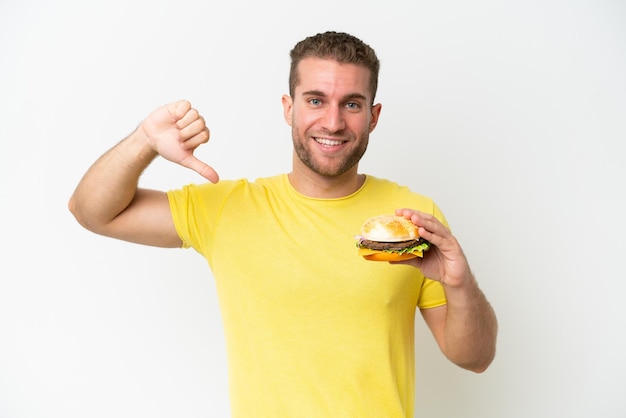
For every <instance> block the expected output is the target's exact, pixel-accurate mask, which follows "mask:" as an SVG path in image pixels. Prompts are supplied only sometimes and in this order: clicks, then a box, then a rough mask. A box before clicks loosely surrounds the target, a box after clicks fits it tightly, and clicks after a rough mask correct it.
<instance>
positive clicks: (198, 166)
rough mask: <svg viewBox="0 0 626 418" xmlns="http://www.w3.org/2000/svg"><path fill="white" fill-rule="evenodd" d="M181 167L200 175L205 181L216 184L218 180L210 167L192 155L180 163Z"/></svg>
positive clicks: (217, 176)
mask: <svg viewBox="0 0 626 418" xmlns="http://www.w3.org/2000/svg"><path fill="white" fill-rule="evenodd" d="M180 164H181V165H182V166H183V167H187V168H190V169H192V170H193V171H195V172H196V173H198V174H200V175H201V176H202V177H204V178H205V179H207V180H209V181H210V182H211V183H217V182H218V181H219V180H220V177H219V175H218V174H217V171H215V170H214V169H213V167H211V166H210V165H208V164H206V163H204V162H202V161H200V160H199V159H197V158H196V157H194V156H193V155H190V156H189V157H187V158H185V159H184V160H183V161H181V162H180Z"/></svg>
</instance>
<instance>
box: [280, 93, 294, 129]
mask: <svg viewBox="0 0 626 418" xmlns="http://www.w3.org/2000/svg"><path fill="white" fill-rule="evenodd" d="M282 103H283V117H284V118H285V122H287V125H289V126H291V117H292V114H293V99H292V98H291V96H289V95H287V94H283V97H282Z"/></svg>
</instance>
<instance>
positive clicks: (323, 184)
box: [288, 166, 365, 199]
mask: <svg viewBox="0 0 626 418" xmlns="http://www.w3.org/2000/svg"><path fill="white" fill-rule="evenodd" d="M288 178H289V182H290V183H291V186H292V187H293V188H294V189H296V191H298V193H300V194H302V195H304V196H308V197H312V198H316V199H336V198H340V197H344V196H349V195H351V194H352V193H354V192H356V191H357V190H359V188H360V187H361V186H362V185H363V183H364V182H365V175H364V174H358V172H357V167H356V166H355V167H354V168H353V169H350V171H348V172H346V173H344V174H341V175H339V176H333V177H328V176H322V175H320V174H317V173H315V172H313V171H311V170H309V169H308V168H307V169H303V168H302V167H294V168H293V171H292V172H291V173H289V174H288Z"/></svg>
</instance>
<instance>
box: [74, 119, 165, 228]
mask: <svg viewBox="0 0 626 418" xmlns="http://www.w3.org/2000/svg"><path fill="white" fill-rule="evenodd" d="M142 134H143V131H142V130H141V129H140V128H139V129H137V130H136V131H135V132H133V133H132V134H130V135H129V136H128V137H127V138H126V139H124V140H123V141H121V142H120V143H118V144H117V145H116V146H114V147H113V148H112V149H110V150H109V151H107V152H106V153H105V154H104V155H102V156H101V157H100V158H99V159H98V160H97V161H96V162H95V163H94V164H93V165H92V166H91V167H90V168H89V170H87V172H86V173H85V175H84V176H83V178H82V179H81V180H80V182H79V184H78V186H77V187H76V190H75V191H74V194H73V195H72V197H71V198H70V201H69V209H70V211H71V212H72V214H73V215H74V216H75V217H76V219H77V220H78V222H79V223H80V224H81V225H83V226H84V227H85V228H87V229H89V230H92V231H94V232H101V230H102V228H104V227H106V225H107V224H109V223H110V222H111V221H112V220H113V219H115V217H116V216H117V215H119V214H120V213H121V212H123V211H124V210H125V209H126V208H127V207H128V205H130V203H131V202H132V200H133V198H134V197H135V193H136V192H137V183H138V181H139V176H140V175H141V173H142V172H143V171H144V170H145V168H146V167H147V166H148V165H149V164H150V163H151V162H152V161H153V160H154V158H155V157H156V156H157V153H156V152H155V151H154V150H152V148H151V147H150V146H149V145H148V142H147V141H146V139H145V137H144V136H143V135H142Z"/></svg>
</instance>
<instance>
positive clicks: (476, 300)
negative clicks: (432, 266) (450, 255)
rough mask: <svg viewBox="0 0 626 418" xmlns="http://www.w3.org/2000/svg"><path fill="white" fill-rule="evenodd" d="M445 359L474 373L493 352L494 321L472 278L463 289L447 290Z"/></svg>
mask: <svg viewBox="0 0 626 418" xmlns="http://www.w3.org/2000/svg"><path fill="white" fill-rule="evenodd" d="M446 296H447V298H448V306H447V314H446V320H445V332H444V336H445V337H444V346H443V351H444V353H445V355H446V356H447V357H448V358H449V359H450V360H451V361H453V362H454V363H456V364H457V365H459V366H461V367H463V368H466V369H468V370H472V371H475V372H482V371H484V370H485V369H486V368H487V367H488V366H489V364H491V362H492V360H493V358H494V356H495V350H496V336H497V330H498V325H497V319H496V316H495V313H494V311H493V309H492V307H491V305H490V304H489V302H488V301H487V298H486V297H485V295H484V294H483V292H482V291H481V290H480V288H479V287H478V285H477V283H476V280H475V278H474V277H473V276H472V277H471V278H470V279H469V280H468V282H467V284H466V285H465V286H463V287H462V288H450V287H447V288H446Z"/></svg>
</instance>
